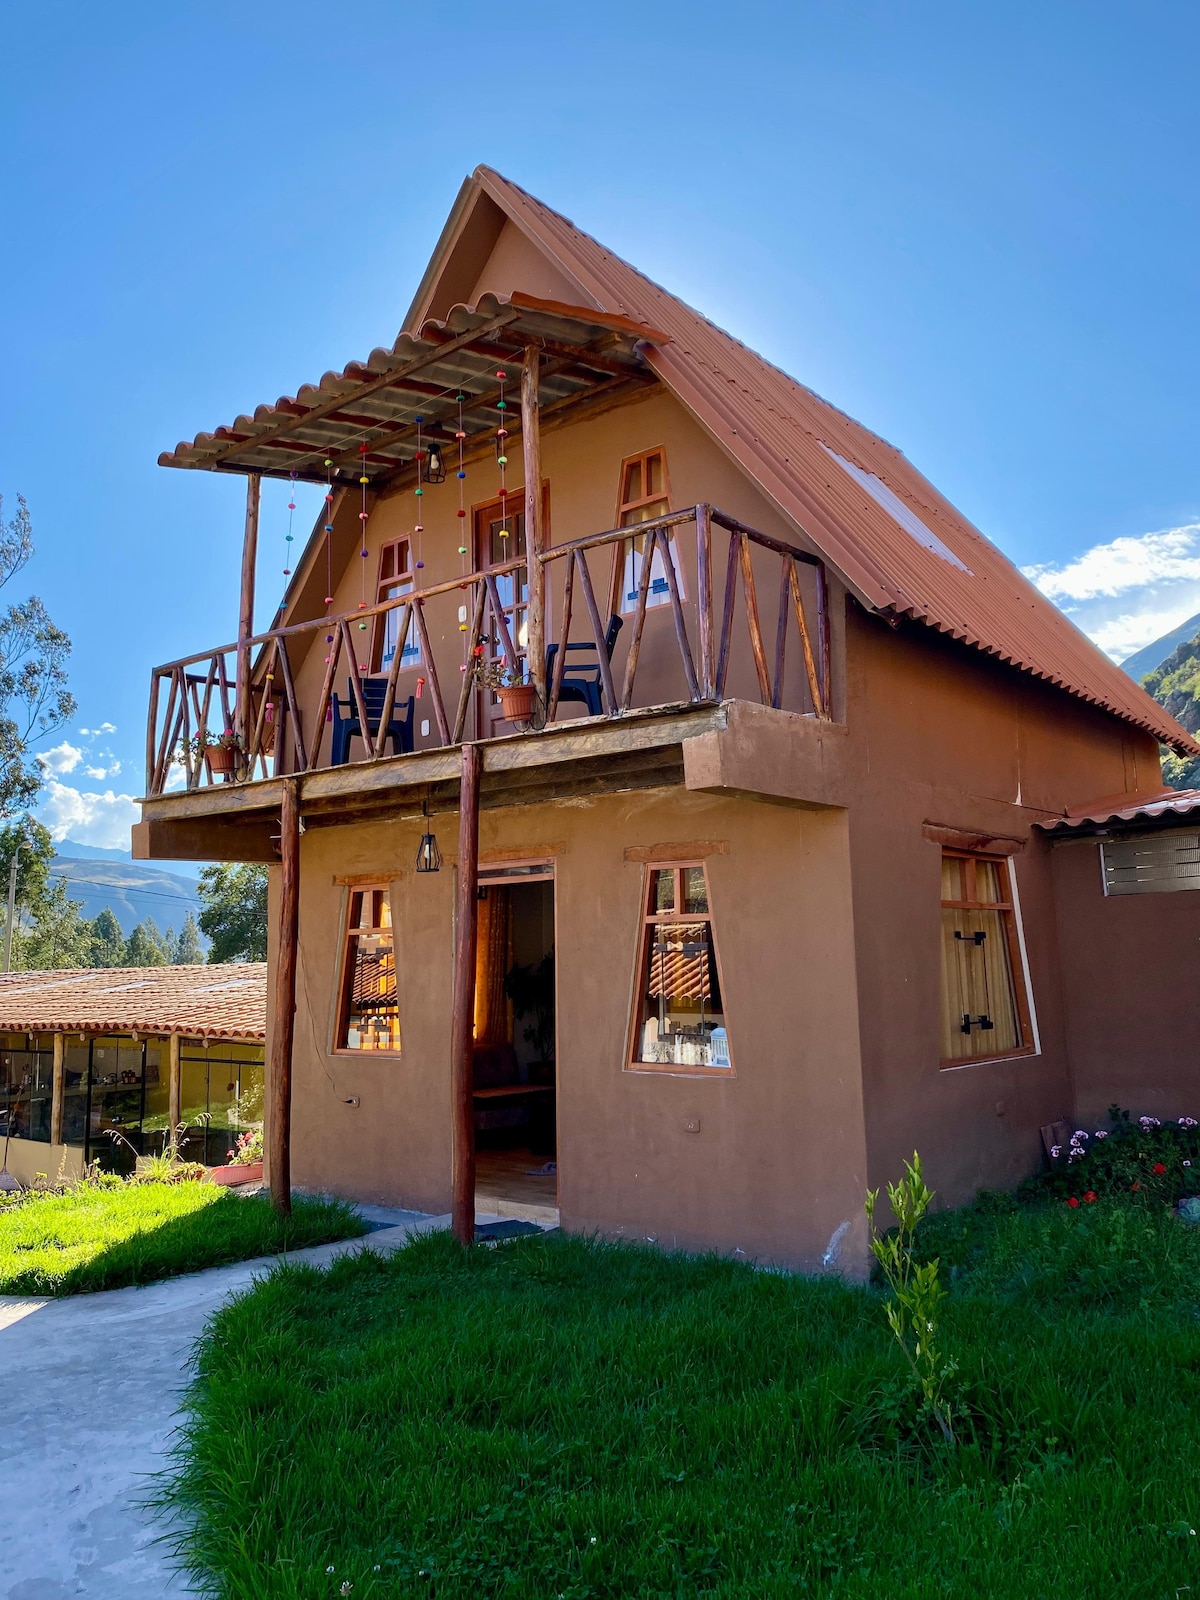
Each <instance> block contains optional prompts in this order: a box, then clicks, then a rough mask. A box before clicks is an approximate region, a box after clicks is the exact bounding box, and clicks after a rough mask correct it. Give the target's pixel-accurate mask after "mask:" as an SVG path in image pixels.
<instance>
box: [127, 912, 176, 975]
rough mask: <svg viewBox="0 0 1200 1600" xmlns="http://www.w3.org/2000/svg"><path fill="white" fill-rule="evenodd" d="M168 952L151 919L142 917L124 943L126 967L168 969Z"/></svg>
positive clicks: (156, 925)
mask: <svg viewBox="0 0 1200 1600" xmlns="http://www.w3.org/2000/svg"><path fill="white" fill-rule="evenodd" d="M170 964H171V955H170V951H169V950H168V949H167V946H166V941H165V940H164V939H163V936H162V934H161V933H160V932H159V931H158V924H157V923H156V922H155V921H154V919H153V918H152V917H144V918H143V919H142V921H141V922H139V923H138V925H137V927H136V928H135V929H134V930H133V932H132V933H131V934H130V935H129V938H128V939H127V940H126V941H125V959H124V961H123V962H122V966H126V967H168V966H170Z"/></svg>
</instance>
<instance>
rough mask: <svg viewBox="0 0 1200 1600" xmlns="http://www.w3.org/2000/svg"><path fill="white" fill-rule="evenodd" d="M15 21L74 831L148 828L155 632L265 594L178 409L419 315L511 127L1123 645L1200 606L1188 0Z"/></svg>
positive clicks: (43, 505)
mask: <svg viewBox="0 0 1200 1600" xmlns="http://www.w3.org/2000/svg"><path fill="white" fill-rule="evenodd" d="M0 59H3V61H4V62H5V69H6V70H5V86H4V93H3V97H2V98H0V150H2V151H3V161H4V200H5V221H6V225H7V226H6V230H5V233H6V237H5V248H4V272H3V293H2V294H0V324H2V327H0V352H2V356H3V374H4V381H3V383H0V491H2V492H3V493H4V495H5V496H6V499H7V502H8V504H9V507H10V508H11V505H12V503H13V499H14V497H15V496H16V494H17V493H23V494H24V495H25V496H26V497H27V498H28V500H29V503H30V506H31V508H32V511H33V515H34V521H35V532H36V536H37V541H38V554H37V557H36V560H35V562H34V564H33V566H32V567H31V568H30V569H28V570H27V573H26V574H25V575H23V578H22V579H21V580H19V581H21V582H22V583H23V584H26V585H27V586H28V587H31V588H33V589H35V590H36V591H37V592H39V593H40V594H41V595H42V596H43V598H44V599H45V600H46V601H47V603H48V604H49V606H50V607H51V610H52V613H53V615H54V616H55V618H56V619H57V620H58V621H59V622H60V623H61V624H62V625H63V626H64V627H66V628H67V630H68V631H69V632H70V634H71V636H72V638H73V640H74V644H75V655H74V666H73V685H74V689H75V692H76V694H77V696H78V699H79V703H80V712H79V721H78V724H77V725H76V726H74V727H72V728H71V729H69V730H67V731H66V733H65V735H64V736H63V737H61V738H60V739H58V740H57V741H56V745H57V748H56V749H55V750H54V752H53V753H52V755H51V757H50V767H51V772H50V779H51V782H50V788H49V790H48V794H47V800H46V806H45V815H46V816H47V817H48V819H49V820H50V821H51V823H52V824H53V825H54V827H55V829H56V830H57V831H58V832H59V833H69V834H70V835H71V836H72V837H73V838H76V839H81V840H84V841H85V842H91V843H95V844H109V845H115V844H123V843H125V842H126V837H127V836H126V832H125V830H126V829H127V827H128V823H129V821H130V820H131V819H132V818H133V816H134V815H135V808H134V806H133V803H132V797H134V796H136V795H137V794H138V793H139V792H140V786H141V770H140V766H141V749H142V744H143V721H144V716H145V698H146V684H147V678H148V670H149V668H150V666H151V665H152V664H153V663H154V662H157V661H164V660H169V659H171V658H172V657H174V656H177V655H182V654H184V653H187V652H188V651H190V650H193V649H199V648H202V647H204V646H206V645H212V644H216V643H218V642H223V641H224V640H226V639H228V638H231V637H232V636H233V634H234V633H235V632H236V613H237V596H236V587H237V576H238V561H239V544H240V537H241V506H240V500H241V486H240V483H239V482H236V481H232V482H231V481H227V480H220V479H217V478H215V477H213V476H212V475H210V474H206V473H183V472H168V471H164V470H163V469H161V468H159V467H158V466H156V464H155V461H156V457H157V455H158V452H159V451H160V450H162V449H163V448H166V447H170V446H172V445H174V444H175V443H176V441H177V440H179V439H181V438H185V437H191V435H192V434H193V433H195V432H196V431H198V430H199V429H201V428H208V427H212V426H214V425H215V424H217V423H219V422H222V421H227V420H229V419H231V418H232V417H233V416H234V415H235V414H236V413H237V412H239V411H241V410H245V409H248V408H250V407H252V406H253V405H255V404H256V403H259V402H262V401H264V400H273V399H274V398H276V396H278V395H280V394H283V393H294V392H295V390H296V388H297V387H298V386H299V385H300V384H301V383H302V382H305V381H307V380H312V379H315V378H317V377H319V376H320V374H321V373H322V372H323V371H325V370H326V369H327V368H330V367H334V366H342V365H344V364H345V363H346V361H348V360H351V359H353V358H355V357H357V356H360V355H363V354H365V353H366V352H367V351H369V350H370V349H371V348H372V346H374V345H375V344H378V343H381V342H385V341H389V340H391V339H392V338H393V337H394V336H395V333H396V332H397V330H398V327H399V322H400V318H401V317H402V315H403V313H404V311H405V309H406V308H407V305H408V301H409V298H410V296H411V293H412V291H413V288H414V287H415V284H416V281H417V279H418V277H419V275H420V272H421V270H422V268H423V266H424V264H425V261H426V259H427V257H428V254H429V251H430V250H431V248H432V246H433V243H434V241H435V239H436V237H437V233H438V230H439V228H440V226H441V223H442V221H443V218H444V216H445V213H446V212H447V210H448V209H449V206H450V205H451V203H452V201H453V199H454V195H455V193H456V191H457V188H458V185H459V182H460V180H461V179H462V177H463V176H464V175H465V174H466V173H467V172H469V171H470V169H471V168H472V167H473V166H474V165H475V164H476V163H477V162H479V161H486V162H489V163H490V164H492V165H493V166H496V167H498V168H499V169H500V170H501V171H503V172H505V173H506V174H508V175H509V176H511V177H512V178H514V179H515V180H516V181H517V182H519V183H521V184H523V185H524V186H525V187H527V188H529V189H531V190H532V191H533V192H534V193H535V194H538V195H539V196H541V197H542V198H543V199H545V200H547V201H548V202H549V203H550V204H552V205H554V206H556V207H558V208H559V209H560V210H563V211H564V212H566V214H567V215H568V216H570V217H572V218H573V219H574V220H575V221H576V222H578V223H579V224H581V225H582V226H584V227H586V228H587V229H589V231H591V232H593V233H595V234H597V235H598V236H599V237H600V238H602V239H603V240H604V241H605V242H606V243H607V244H610V245H611V246H612V247H613V248H614V249H617V250H618V251H620V252H621V253H622V254H623V255H626V256H627V257H629V258H630V259H632V260H633V261H634V262H635V263H636V264H637V265H639V266H640V267H641V268H643V270H645V271H647V272H649V273H650V274H651V275H652V276H654V277H656V278H658V279H659V280H660V281H661V282H663V283H665V284H667V285H668V286H669V287H670V288H672V289H673V290H675V291H676V292H677V293H680V294H682V295H683V296H684V297H685V298H686V299H688V300H690V301H691V302H692V303H693V304H695V305H697V306H699V307H700V308H701V309H702V310H704V311H705V312H706V313H708V314H709V315H710V316H712V317H713V318H715V320H717V321H718V322H720V323H721V324H722V325H724V326H725V327H727V328H729V329H730V330H731V331H732V332H733V333H735V334H737V335H738V336H739V337H741V338H743V339H745V340H747V341H748V342H749V343H751V344H752V345H754V346H755V347H757V348H758V349H760V350H762V351H763V352H764V353H766V354H768V355H769V356H771V358H772V359H774V360H776V361H777V362H779V364H780V365H782V366H784V367H786V368H787V369H788V370H789V371H790V372H792V373H794V374H795V375H796V376H797V377H798V378H800V379H802V380H803V381H804V382H806V383H808V384H810V385H812V386H813V387H814V388H815V389H817V390H818V391H819V392H820V393H822V394H824V395H825V396H827V397H828V398H829V399H830V400H832V401H834V402H835V403H836V404H838V405H840V406H842V407H843V408H844V409H846V410H847V411H849V412H851V413H852V414H853V415H855V416H857V417H859V418H861V419H862V420H863V421H864V422H866V423H868V424H869V425H870V426H871V427H873V428H875V429H876V430H877V431H879V432H880V433H882V434H883V435H884V436H885V437H887V438H889V439H890V440H892V441H893V442H894V443H895V444H897V445H899V446H900V447H901V448H902V449H903V450H904V451H905V452H906V453H907V454H908V455H909V456H910V457H911V458H912V459H913V460H914V461H915V462H916V464H917V465H918V466H919V467H920V468H921V469H922V470H923V471H924V472H925V473H926V474H927V475H928V476H929V477H930V478H932V479H933V480H934V482H936V483H937V484H938V486H939V487H940V488H941V489H942V490H943V491H944V492H945V493H946V494H948V495H949V497H950V498H951V499H952V500H954V501H955V502H956V504H957V505H959V506H960V507H961V508H962V509H963V510H964V511H965V512H966V514H967V515H968V516H969V517H971V518H972V520H973V521H974V522H975V523H976V524H977V525H978V526H979V527H980V528H982V529H983V531H984V532H985V533H987V534H988V535H989V536H990V537H991V538H993V539H994V540H996V542H997V543H998V544H999V545H1000V546H1001V548H1002V549H1004V550H1005V551H1006V552H1007V553H1008V554H1009V555H1010V556H1011V557H1012V558H1013V559H1014V560H1016V561H1018V562H1019V563H1021V564H1022V565H1024V566H1026V567H1028V568H1032V569H1035V570H1036V572H1037V574H1038V577H1039V581H1040V582H1041V583H1042V585H1043V587H1044V588H1045V589H1046V591H1047V592H1048V593H1050V594H1052V595H1053V597H1054V598H1055V599H1056V600H1058V602H1059V603H1060V604H1062V605H1064V607H1065V608H1066V609H1067V610H1068V611H1070V612H1071V613H1072V614H1073V615H1074V616H1075V617H1076V619H1077V620H1078V621H1079V622H1080V623H1081V625H1083V626H1085V627H1087V628H1088V629H1089V631H1091V632H1092V633H1093V634H1094V636H1095V637H1096V638H1097V639H1098V640H1099V642H1100V643H1101V644H1102V645H1103V646H1104V647H1105V648H1107V649H1109V650H1110V651H1111V652H1112V653H1113V654H1114V655H1115V656H1118V657H1119V656H1120V655H1122V654H1126V653H1129V652H1131V651H1133V650H1134V649H1137V648H1139V647H1140V646H1141V645H1143V644H1145V643H1147V642H1148V641H1149V640H1150V639H1152V638H1154V637H1155V636H1156V635H1157V634H1159V633H1161V632H1163V631H1165V630H1166V628H1168V627H1170V626H1172V625H1173V624H1174V623H1177V622H1179V621H1180V620H1182V619H1183V618H1184V617H1185V616H1187V615H1189V614H1190V613H1191V612H1193V611H1196V610H1200V458H1198V455H1197V440H1198V438H1200V427H1198V424H1200V396H1198V392H1197V383H1196V372H1197V368H1198V365H1200V363H1198V361H1197V356H1198V354H1200V351H1198V348H1197V347H1198V344H1200V335H1198V333H1197V326H1196V316H1195V306H1196V304H1197V296H1196V275H1197V262H1200V238H1198V232H1200V228H1198V215H1197V213H1198V206H1200V198H1198V189H1197V185H1196V182H1195V171H1196V157H1197V143H1198V137H1197V131H1196V128H1197V118H1196V114H1195V106H1194V101H1195V83H1196V78H1197V68H1198V66H1200V10H1198V9H1197V8H1196V7H1195V6H1194V5H1191V4H1185V3H1178V4H1154V3H1152V0H1149V3H1148V0H1140V3H1139V4H1137V5H1136V6H1135V5H1133V4H1132V3H1129V4H1119V5H1117V4H1104V3H1095V0H1092V3H1080V4H1073V3H1062V0H1058V3H1056V0H1040V3H1036V4H1034V3H1023V0H1019V3H1015V4H1008V5H1005V6H1003V7H1000V6H993V7H985V6H970V5H963V4H962V3H961V0H954V3H947V4H941V3H923V0H914V3H904V0H815V3H814V0H793V3H791V4H786V5H770V4H754V3H749V4H747V3H744V0H743V3H741V4H739V5H738V6H737V7H736V8H735V7H733V6H728V5H724V6H715V5H707V4H687V5H684V4H676V3H663V0H640V3H637V4H629V3H625V0H618V3H615V4H614V3H610V4H606V5H603V6H597V5H590V6H586V7H584V6H574V5H562V4H559V5H555V6H550V5H544V4H540V3H538V0H532V3H526V4H524V5H521V6H516V5H511V4H510V5H505V4H503V3H502V0H493V3H491V4H488V5H482V4H476V3H474V0H461V3H459V4H456V5H453V6H446V7H438V8H430V7H415V6H404V5H399V4H391V5H386V4H378V3H371V0H364V3H360V4H358V5H357V6H355V7H354V8H331V7H328V6H318V5H314V4H312V3H310V0H294V3H291V4H288V5H282V4H277V3H272V0H267V3H260V4H257V5H254V6H250V5H246V4H245V3H242V4H239V5H236V6H235V5H231V4H219V3H217V4H209V5H205V6H203V7H200V6H194V5H190V4H187V3H181V4H173V5H170V6H163V5H161V4H159V5H154V6H150V5H145V4H139V3H137V0H126V3H123V4H122V5H120V6H116V7H93V6H85V5H83V4H80V3H75V4H56V3H54V0H44V3H42V4H40V5H38V6H37V7H34V6H30V5H26V6H9V7H7V8H5V9H4V11H3V14H2V16H0ZM285 499H286V493H285V491H284V490H283V488H282V486H281V485H268V486H267V488H266V490H265V493H264V514H263V528H262V561H261V568H260V581H259V593H260V597H261V613H262V616H263V617H264V618H265V617H266V616H267V614H269V612H270V611H271V610H272V608H273V606H274V603H275V601H276V599H277V598H278V594H279V592H280V585H281V582H282V579H281V577H280V569H281V567H282V561H281V559H280V553H281V551H282V548H283V533H284V531H285V529H284V521H285V517H286V513H285V512H284V509H283V507H284V501H285Z"/></svg>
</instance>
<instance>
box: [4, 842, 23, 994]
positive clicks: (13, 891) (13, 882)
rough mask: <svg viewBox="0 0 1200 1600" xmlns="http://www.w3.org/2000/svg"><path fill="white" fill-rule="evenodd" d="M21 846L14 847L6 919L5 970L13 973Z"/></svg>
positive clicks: (9, 870) (9, 871)
mask: <svg viewBox="0 0 1200 1600" xmlns="http://www.w3.org/2000/svg"><path fill="white" fill-rule="evenodd" d="M20 856H21V846H20V845H19V844H18V845H14V847H13V858H12V863H11V865H10V866H9V869H8V915H7V917H5V919H4V970H5V972H11V971H12V936H13V918H14V917H15V916H16V913H17V862H18V860H19V859H20Z"/></svg>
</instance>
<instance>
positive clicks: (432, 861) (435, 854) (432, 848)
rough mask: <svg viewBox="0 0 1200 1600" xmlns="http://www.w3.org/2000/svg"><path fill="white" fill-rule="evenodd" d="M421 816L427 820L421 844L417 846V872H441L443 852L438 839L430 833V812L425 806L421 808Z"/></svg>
mask: <svg viewBox="0 0 1200 1600" xmlns="http://www.w3.org/2000/svg"><path fill="white" fill-rule="evenodd" d="M421 815H422V816H423V817H424V818H425V832H424V833H423V834H422V835H421V842H420V844H419V845H418V846H417V871H418V872H439V871H440V870H441V865H442V852H441V851H440V850H439V849H438V842H437V838H436V837H435V835H434V834H432V833H431V832H430V831H429V812H428V810H427V808H426V807H425V806H422V807H421Z"/></svg>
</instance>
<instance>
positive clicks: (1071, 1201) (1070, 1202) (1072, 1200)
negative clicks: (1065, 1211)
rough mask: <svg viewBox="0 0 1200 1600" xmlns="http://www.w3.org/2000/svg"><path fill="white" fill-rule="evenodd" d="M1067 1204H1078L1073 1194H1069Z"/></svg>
mask: <svg viewBox="0 0 1200 1600" xmlns="http://www.w3.org/2000/svg"><path fill="white" fill-rule="evenodd" d="M1067 1204H1068V1205H1069V1206H1078V1204H1079V1201H1078V1200H1076V1198H1075V1196H1074V1195H1072V1196H1071V1198H1070V1199H1069V1200H1068V1201H1067Z"/></svg>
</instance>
